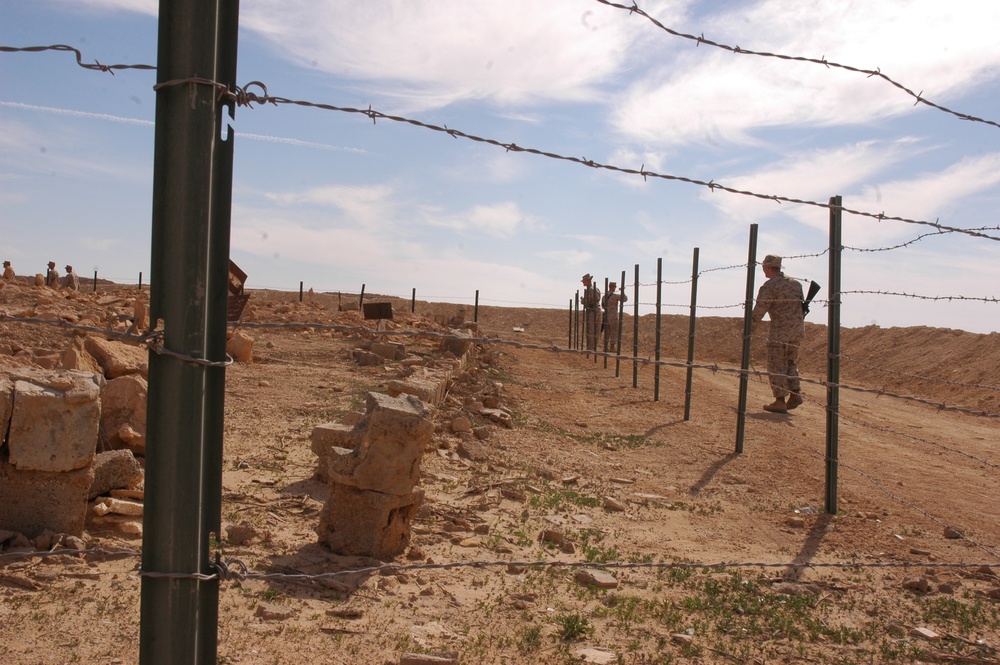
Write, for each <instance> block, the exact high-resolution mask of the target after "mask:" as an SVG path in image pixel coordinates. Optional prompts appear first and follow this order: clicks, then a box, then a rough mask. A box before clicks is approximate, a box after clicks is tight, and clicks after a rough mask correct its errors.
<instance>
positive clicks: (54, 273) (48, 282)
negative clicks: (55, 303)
mask: <svg viewBox="0 0 1000 665" xmlns="http://www.w3.org/2000/svg"><path fill="white" fill-rule="evenodd" d="M45 286H47V287H49V288H50V289H58V288H59V271H58V270H56V262H55V261H49V269H48V270H46V271H45Z"/></svg>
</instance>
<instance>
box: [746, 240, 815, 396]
mask: <svg viewBox="0 0 1000 665" xmlns="http://www.w3.org/2000/svg"><path fill="white" fill-rule="evenodd" d="M760 265H761V268H763V270H764V276H765V277H767V281H766V282H764V283H763V284H762V285H761V287H760V290H759V291H758V292H757V303H756V304H755V305H754V308H753V314H752V317H753V322H754V323H755V324H756V323H757V322H758V321H761V320H762V319H763V318H764V314H767V315H768V318H769V319H770V320H771V329H770V331H769V332H768V334H767V372H768V374H769V375H770V382H771V392H772V393H773V394H774V402H773V403H771V404H765V405H764V410H765V411H770V412H771V413H787V412H788V410H789V409H794V408H795V407H797V406H799V405H800V404H802V393H801V386H800V382H799V369H798V366H797V364H796V363H797V361H798V357H799V346H800V345H801V344H802V338H803V337H805V312H804V309H803V306H802V285H801V284H799V283H798V281H797V280H795V279H792V278H791V277H785V274H784V273H783V272H781V257H780V256H775V255H773V254H768V255H767V256H765V257H764V260H763V261H762V262H761V264H760ZM786 396H787V397H788V402H787V403H786V402H785V397H786Z"/></svg>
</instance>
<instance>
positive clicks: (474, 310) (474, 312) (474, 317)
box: [472, 289, 479, 323]
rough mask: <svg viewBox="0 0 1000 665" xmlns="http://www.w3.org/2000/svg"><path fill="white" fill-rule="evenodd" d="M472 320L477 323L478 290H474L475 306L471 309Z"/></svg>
mask: <svg viewBox="0 0 1000 665" xmlns="http://www.w3.org/2000/svg"><path fill="white" fill-rule="evenodd" d="M472 320H473V321H474V322H476V323H479V289H476V306H475V307H473V309H472Z"/></svg>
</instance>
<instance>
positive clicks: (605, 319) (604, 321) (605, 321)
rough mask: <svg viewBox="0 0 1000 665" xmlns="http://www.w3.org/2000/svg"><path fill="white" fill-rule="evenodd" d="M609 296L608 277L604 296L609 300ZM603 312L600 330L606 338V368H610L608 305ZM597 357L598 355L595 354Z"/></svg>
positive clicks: (603, 308)
mask: <svg viewBox="0 0 1000 665" xmlns="http://www.w3.org/2000/svg"><path fill="white" fill-rule="evenodd" d="M607 297H608V278H607V277H605V278H604V298H605V302H607ZM601 309H602V312H601V327H600V328H598V330H600V331H601V336H602V337H603V338H604V369H607V368H608V310H607V308H606V307H602V308H601ZM594 358H595V359H596V358H597V356H594Z"/></svg>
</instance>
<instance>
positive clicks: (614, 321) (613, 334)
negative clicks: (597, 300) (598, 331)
mask: <svg viewBox="0 0 1000 665" xmlns="http://www.w3.org/2000/svg"><path fill="white" fill-rule="evenodd" d="M617 288H618V283H617V282H608V292H607V293H606V294H605V295H604V301H603V302H602V303H601V304H602V305H604V314H605V316H606V317H607V320H606V322H605V327H604V339H606V340H607V341H608V350H609V351H611V352H612V353H618V351H619V349H618V343H619V341H620V340H619V339H618V321H619V316H618V309H619V308H620V306H621V303H625V302H628V296H627V295H625V294H624V293H618V292H616V291H615V289H617Z"/></svg>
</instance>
